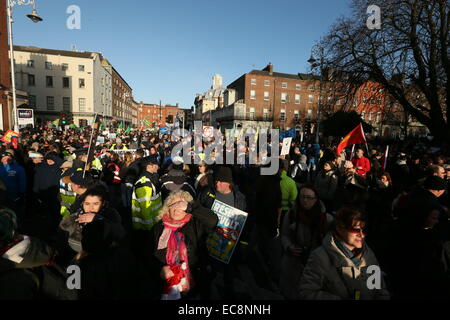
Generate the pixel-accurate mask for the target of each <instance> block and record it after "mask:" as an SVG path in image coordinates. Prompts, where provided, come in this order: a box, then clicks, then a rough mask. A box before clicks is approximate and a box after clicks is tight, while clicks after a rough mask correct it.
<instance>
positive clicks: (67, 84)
mask: <svg viewBox="0 0 450 320" xmlns="http://www.w3.org/2000/svg"><path fill="white" fill-rule="evenodd" d="M69 87H70V80H69V77H63V88H69Z"/></svg>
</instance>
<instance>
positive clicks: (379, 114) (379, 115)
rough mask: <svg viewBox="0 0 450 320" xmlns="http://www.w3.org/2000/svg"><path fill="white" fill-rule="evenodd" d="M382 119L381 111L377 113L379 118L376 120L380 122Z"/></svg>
mask: <svg viewBox="0 0 450 320" xmlns="http://www.w3.org/2000/svg"><path fill="white" fill-rule="evenodd" d="M380 120H381V113H380V112H378V113H377V120H376V122H377V123H380Z"/></svg>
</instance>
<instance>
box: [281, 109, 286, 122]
mask: <svg viewBox="0 0 450 320" xmlns="http://www.w3.org/2000/svg"><path fill="white" fill-rule="evenodd" d="M280 121H281V122H285V121H286V110H284V109H281V111H280Z"/></svg>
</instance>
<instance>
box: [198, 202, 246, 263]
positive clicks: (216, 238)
mask: <svg viewBox="0 0 450 320" xmlns="http://www.w3.org/2000/svg"><path fill="white" fill-rule="evenodd" d="M211 210H212V211H213V212H214V213H215V214H217V216H218V218H219V223H218V224H217V227H216V228H215V229H214V231H213V232H211V234H210V236H209V237H208V240H207V242H206V244H207V248H208V252H209V254H210V256H211V257H213V258H215V259H217V260H219V261H222V262H224V263H226V264H228V263H230V260H231V257H232V255H233V252H234V250H235V248H236V245H237V243H238V241H239V237H240V236H241V232H242V229H243V228H244V225H245V222H246V221H247V216H248V213H247V212H244V211H241V210H239V209H236V208H233V207H231V206H229V205H227V204H225V203H223V202H220V201H218V200H216V201H214V203H213V206H212V208H211Z"/></svg>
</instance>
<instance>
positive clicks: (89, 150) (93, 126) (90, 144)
mask: <svg viewBox="0 0 450 320" xmlns="http://www.w3.org/2000/svg"><path fill="white" fill-rule="evenodd" d="M97 116H98V113H96V114H95V116H94V122H93V123H92V133H91V139H90V140H89V148H88V153H87V156H88V158H87V159H86V164H85V165H84V170H83V178H84V177H85V175H86V170H87V167H88V163H89V154H90V152H91V146H92V139H93V138H94V131H95V130H96V129H95V124H96V123H97Z"/></svg>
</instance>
